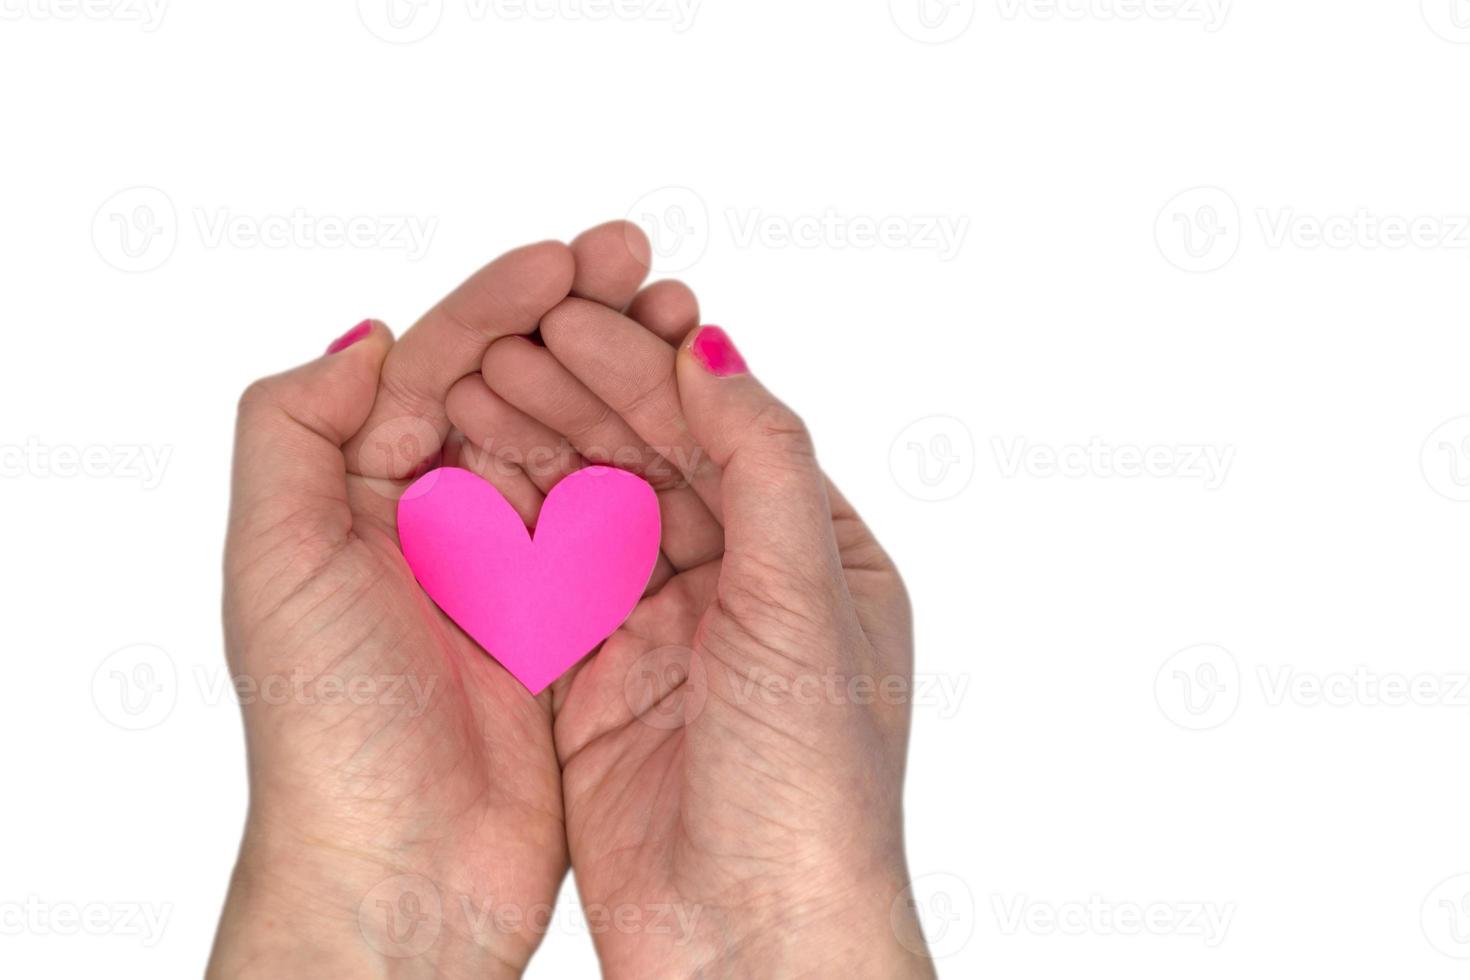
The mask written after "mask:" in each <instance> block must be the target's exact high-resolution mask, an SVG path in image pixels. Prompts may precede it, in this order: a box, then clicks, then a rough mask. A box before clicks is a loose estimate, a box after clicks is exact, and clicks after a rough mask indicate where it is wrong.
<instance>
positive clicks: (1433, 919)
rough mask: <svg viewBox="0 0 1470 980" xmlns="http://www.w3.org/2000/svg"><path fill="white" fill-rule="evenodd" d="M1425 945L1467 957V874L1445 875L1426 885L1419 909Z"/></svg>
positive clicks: (1469, 930)
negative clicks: (1443, 878)
mask: <svg viewBox="0 0 1470 980" xmlns="http://www.w3.org/2000/svg"><path fill="white" fill-rule="evenodd" d="M1419 925H1420V926H1421V927H1422V928H1423V929H1424V938H1425V939H1427V940H1429V945H1431V946H1433V947H1434V948H1435V949H1437V950H1439V952H1441V953H1443V954H1444V955H1446V956H1448V957H1450V958H1452V959H1457V960H1470V874H1460V875H1455V876H1454V877H1452V878H1446V879H1445V880H1444V881H1441V882H1440V883H1439V884H1438V885H1435V886H1434V887H1433V888H1432V889H1430V891H1429V894H1428V895H1426V896H1424V904H1423V905H1422V906H1421V907H1420V909H1419Z"/></svg>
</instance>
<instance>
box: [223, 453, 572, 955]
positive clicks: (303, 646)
mask: <svg viewBox="0 0 1470 980" xmlns="http://www.w3.org/2000/svg"><path fill="white" fill-rule="evenodd" d="M384 490H385V488H384V486H383V484H382V482H381V481H373V480H366V479H364V478H361V477H358V476H349V477H348V479H347V486H346V499H345V501H344V502H343V507H342V510H343V514H342V519H343V520H345V521H350V526H351V530H350V532H349V533H348V534H347V535H346V536H345V538H344V539H343V540H342V541H341V542H340V543H332V544H328V543H325V541H324V540H323V538H321V537H319V536H318V535H317V534H316V532H315V531H313V530H309V529H308V530H307V531H306V533H305V534H304V535H303V533H302V532H301V531H300V530H299V529H293V528H292V527H291V526H290V524H289V523H288V524H286V525H284V526H277V527H274V528H273V527H263V526H256V527H253V528H240V529H239V530H240V531H241V532H244V533H240V534H237V535H236V536H235V540H236V541H238V542H239V543H238V544H237V545H236V546H234V547H232V549H231V555H230V560H231V565H232V567H234V568H235V569H237V570H238V571H237V573H236V574H237V576H238V578H237V585H236V587H235V588H234V589H232V590H231V595H230V601H229V604H228V607H227V610H226V622H227V624H228V627H229V631H230V634H231V643H230V648H231V658H232V668H233V669H234V671H235V672H236V673H237V674H239V673H242V672H245V673H248V675H249V676H250V677H251V678H252V679H253V680H254V681H255V682H256V683H258V684H259V685H260V690H261V691H262V692H265V691H266V690H267V688H266V687H265V684H266V683H267V681H268V679H269V678H271V677H280V678H294V680H293V681H292V684H293V687H292V691H293V694H292V696H291V697H290V698H288V699H286V702H285V703H280V702H281V699H280V698H278V697H272V698H270V702H271V703H267V702H266V701H265V700H264V693H263V694H262V700H260V701H258V702H256V703H251V700H252V699H250V698H248V697H247V698H246V702H247V703H246V711H247V712H248V713H251V714H252V715H253V716H254V717H252V718H251V722H252V723H251V725H250V726H249V727H248V731H249V733H250V735H249V737H250V743H251V745H250V749H251V753H252V756H253V757H254V758H255V760H256V762H257V765H256V766H254V770H255V772H256V773H257V774H258V775H257V785H256V787H255V793H256V799H257V808H258V810H259V811H260V812H261V813H262V814H265V815H270V814H278V815H279V820H278V823H280V824H281V825H282V826H283V827H290V828H291V830H292V831H293V832H295V833H299V834H300V835H301V836H303V837H317V836H320V837H321V838H322V839H325V840H329V841H331V843H332V844H333V845H335V846H338V847H341V848H343V849H345V850H350V851H353V852H355V853H357V854H359V855H362V856H364V857H365V858H366V860H367V862H368V863H369V864H374V863H376V864H379V865H381V869H382V871H381V874H382V876H383V877H384V878H387V877H391V876H392V875H396V874H402V873H414V874H420V875H423V876H425V877H427V878H428V879H429V880H430V881H432V882H433V883H434V886H435V887H436V888H437V889H438V890H439V892H440V897H441V899H442V900H443V901H444V902H445V907H446V908H447V909H451V910H454V909H458V908H459V907H460V903H461V900H462V899H469V900H470V901H471V902H473V903H474V905H473V906H472V907H473V908H475V909H481V908H483V907H484V905H485V903H486V902H489V901H492V900H495V899H496V897H497V896H499V897H501V900H503V896H505V895H508V894H516V895H517V901H518V902H519V901H520V900H522V899H524V900H525V901H526V902H527V903H528V904H541V903H548V904H549V903H550V902H551V901H552V900H553V899H554V897H555V894H556V890H557V888H558V887H559V884H560V881H561V878H562V876H563V874H564V872H565V867H566V854H565V838H564V832H563V827H562V819H561V812H562V808H561V793H560V783H559V780H558V776H557V768H556V757H555V753H554V750H553V747H552V740H551V728H550V713H549V712H550V708H549V698H548V697H542V698H540V699H533V698H531V697H529V696H527V694H526V692H525V689H524V688H523V687H521V686H520V684H519V683H518V682H517V681H516V680H515V679H514V678H512V677H511V676H510V675H509V674H508V673H507V672H506V671H505V670H504V669H503V668H502V667H500V666H499V665H498V664H496V663H495V662H494V661H493V660H491V659H490V658H488V657H486V656H485V654H484V653H483V652H482V651H481V650H480V649H479V647H478V646H477V645H476V644H475V643H474V642H473V641H471V640H470V639H469V638H468V637H467V636H465V634H464V633H463V632H462V631H460V630H459V628H458V627H456V626H455V625H454V624H453V623H452V622H451V621H449V620H448V619H447V617H445V616H444V615H443V613H441V612H440V611H439V610H438V608H437V607H435V606H434V605H433V603H432V602H430V601H429V600H428V598H427V597H426V596H425V595H424V593H423V591H422V590H421V589H420V588H419V586H418V584H417V583H416V582H415V581H414V579H413V576H412V574H411V573H410V571H409V569H408V567H407V566H406V564H405V563H404V561H403V557H402V554H401V553H400V551H399V549H398V546H397V543H396V533H395V521H394V512H395V505H394V504H393V502H392V501H391V499H390V496H389V493H391V491H389V492H384ZM344 651H346V652H345V653H344ZM276 683H277V684H280V683H281V682H280V681H277V682H276ZM353 685H356V688H354V686H353ZM354 691H355V693H354ZM297 692H299V693H297ZM277 800H279V801H282V802H281V805H280V806H279V807H277V806H276V805H275V803H276V801H277ZM316 828H322V830H321V832H320V835H318V832H317V830H316ZM344 828H346V832H344ZM404 841H411V842H414V843H413V845H412V846H411V847H410V848H405V847H403V846H402V842H404ZM535 938H536V937H535V936H534V935H529V934H527V935H523V936H521V937H520V940H519V944H518V946H517V945H516V944H511V945H510V946H509V948H508V949H506V950H505V951H504V952H503V953H502V954H501V955H503V956H504V957H505V958H506V959H510V960H512V961H515V960H521V959H523V957H526V956H529V955H530V953H531V951H532V948H533V947H534V945H535Z"/></svg>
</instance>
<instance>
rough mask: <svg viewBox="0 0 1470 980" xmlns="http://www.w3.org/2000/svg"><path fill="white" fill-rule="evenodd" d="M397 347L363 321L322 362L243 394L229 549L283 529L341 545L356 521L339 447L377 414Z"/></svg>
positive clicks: (385, 332)
mask: <svg viewBox="0 0 1470 980" xmlns="http://www.w3.org/2000/svg"><path fill="white" fill-rule="evenodd" d="M392 343H393V336H392V334H390V333H389V332H388V328H387V327H385V326H383V325H382V324H381V323H378V322H377V321H375V320H364V321H363V322H362V323H360V324H358V325H357V326H356V327H353V328H352V329H351V330H349V331H348V332H347V333H345V334H343V335H342V336H341V337H340V338H338V339H337V340H336V341H335V342H333V344H332V346H331V347H329V348H328V349H327V353H326V354H323V355H322V356H321V357H319V358H317V359H316V360H314V361H311V362H310V363H307V364H303V365H301V366H300V367H297V368H294V369H292V370H290V371H287V372H285V373H283V374H277V375H274V376H272V377H269V378H263V379H261V380H259V381H256V382H255V383H254V384H252V385H250V387H249V388H247V389H245V393H244V394H243V395H242V396H241V397H240V407H239V414H238V418H237V420H236V428H235V464H234V476H233V480H232V486H231V494H230V496H231V504H230V531H231V539H232V542H233V541H234V539H236V538H237V537H238V536H244V537H245V538H254V537H255V536H256V535H259V534H262V533H269V532H274V531H277V530H290V531H292V532H294V533H296V534H297V535H299V536H300V537H302V538H303V539H307V540H313V541H319V542H321V543H323V544H326V545H332V544H336V543H339V542H340V541H341V540H343V539H345V537H346V535H347V532H348V531H349V530H350V529H351V527H352V515H351V512H350V510H349V509H348V506H347V470H346V466H345V464H344V462H343V457H342V444H343V443H344V442H346V441H347V440H348V439H349V438H350V437H351V436H352V435H353V434H354V433H355V432H356V431H357V430H358V429H360V428H361V427H362V425H363V422H364V421H366V419H367V417H368V412H369V411H371V409H372V407H373V399H374V397H375V396H376V394H377V390H378V373H379V371H380V369H381V367H382V364H383V358H384V357H385V356H386V355H387V353H388V348H389V347H391V346H392Z"/></svg>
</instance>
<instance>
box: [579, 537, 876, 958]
mask: <svg viewBox="0 0 1470 980" xmlns="http://www.w3.org/2000/svg"><path fill="white" fill-rule="evenodd" d="M673 533H674V534H678V533H679V530H678V529H677V528H675V529H673ZM864 540H867V539H866V535H865V534H864ZM854 550H860V549H849V555H852V552H853V551H854ZM853 557H854V561H853V562H852V564H853V565H854V566H859V565H860V563H859V562H858V561H856V556H855V555H854V556H853ZM728 562H729V559H728V558H727V557H722V558H719V559H715V560H714V561H711V562H708V563H706V564H704V565H701V566H699V567H697V568H694V569H691V570H689V571H687V572H683V573H680V574H678V575H675V576H674V577H673V578H671V579H670V580H669V581H668V582H666V583H665V584H664V585H663V586H662V587H661V588H659V589H658V591H657V592H655V593H653V594H651V595H649V596H647V597H646V598H645V599H644V600H643V601H642V602H641V603H640V604H639V606H638V607H637V609H636V610H635V611H634V612H633V614H632V616H631V617H630V618H629V620H628V623H627V625H625V626H624V627H623V628H622V629H620V630H619V631H618V632H616V633H614V634H613V635H612V636H611V637H610V638H609V639H608V640H607V642H606V643H605V644H604V645H603V648H602V650H601V651H600V652H599V653H598V654H597V655H596V656H595V657H593V658H591V659H590V660H588V661H587V662H586V663H585V664H584V665H583V666H582V667H581V669H580V670H579V671H578V672H576V673H575V674H573V675H572V676H571V678H570V680H569V681H568V682H567V689H566V691H565V694H564V698H563V699H561V700H562V703H561V706H560V709H559V710H558V712H557V717H556V741H557V749H558V751H559V754H560V756H561V758H562V759H563V777H562V778H563V793H564V797H565V807H566V814H567V837H568V841H569V844H570V848H571V854H572V860H573V864H574V866H575V867H576V870H577V877H578V886H579V888H580V890H581V892H582V898H583V901H584V902H587V903H597V904H599V905H603V906H607V907H610V908H612V909H614V910H616V909H619V908H625V909H636V910H638V913H639V914H640V915H643V916H645V918H644V919H642V922H643V923H644V924H645V925H649V926H651V925H652V924H653V922H654V918H655V914H654V912H653V911H652V910H655V909H660V908H664V907H670V906H672V907H674V908H676V909H684V910H686V911H689V910H698V911H699V912H700V913H701V914H703V915H704V917H705V919H706V921H705V922H704V929H703V930H699V929H695V930H689V929H687V928H685V926H684V925H683V924H681V923H680V921H679V920H678V919H674V918H668V917H665V919H664V923H663V924H664V926H665V928H666V929H667V930H668V933H669V934H665V935H663V936H661V937H654V941H651V942H650V941H645V940H646V939H647V937H644V936H638V935H636V934H635V935H633V936H632V937H629V936H625V935H623V934H621V933H620V932H619V931H617V930H609V931H608V932H607V933H606V934H605V936H603V937H600V945H601V946H602V954H603V956H604V957H605V958H606V959H607V960H608V961H610V962H612V963H616V964H618V965H621V966H623V967H628V968H631V972H633V973H634V974H642V975H657V974H659V971H660V969H663V970H666V971H669V972H672V971H673V970H674V969H676V968H684V969H687V968H688V962H689V957H690V955H691V954H692V955H693V957H694V958H695V960H696V962H697V961H699V960H702V959H710V960H712V959H715V958H719V957H727V956H728V955H729V946H730V945H731V944H738V943H739V942H740V941H741V939H742V937H740V936H735V935H731V933H730V932H729V931H728V930H726V929H725V928H724V927H723V926H719V927H717V926H716V923H715V922H713V921H711V920H712V918H713V916H714V914H715V913H714V912H713V911H711V910H716V909H718V910H721V911H722V912H730V911H732V910H736V909H745V908H758V907H759V905H760V902H761V900H762V897H763V896H765V895H769V894H771V893H775V892H778V891H780V890H782V889H785V888H789V887H790V886H791V885H792V883H793V881H794V880H796V879H799V878H800V876H801V875H802V874H803V872H802V870H801V869H803V868H807V867H810V865H811V863H812V858H813V857H814V855H813V854H812V853H810V844H809V842H810V841H811V840H812V839H813V838H823V837H826V838H827V839H829V840H830V839H831V836H830V834H831V830H832V828H833V827H835V826H840V825H841V824H842V823H844V822H846V821H847V819H848V817H849V816H850V814H848V813H837V812H834V811H833V810H832V809H831V808H829V807H826V806H825V805H823V804H821V803H818V802H816V801H817V800H820V799H822V798H823V797H824V795H825V794H823V793H822V792H820V785H821V784H822V783H823V782H825V781H826V780H828V779H829V778H832V776H831V774H833V772H834V766H833V764H832V760H831V759H830V758H829V757H828V756H827V755H826V752H825V750H824V746H823V745H822V743H821V737H820V733H821V731H822V729H823V725H824V724H826V725H830V723H831V720H832V712H836V713H837V714H839V715H841V714H843V712H844V710H845V709H844V707H843V706H842V705H841V704H829V705H825V706H823V707H817V708H815V709H809V710H806V711H801V712H789V711H783V712H779V713H777V712H770V711H765V710H763V708H764V707H765V706H767V704H768V702H767V701H766V699H767V698H769V697H776V698H778V699H779V698H780V697H782V696H783V695H782V694H780V693H779V691H778V689H770V688H767V687H765V686H764V681H765V680H768V679H769V678H772V677H774V676H775V671H774V670H772V671H769V672H768V671H765V670H762V669H760V668H758V667H757V668H754V669H752V666H751V662H750V660H749V659H748V657H746V656H745V655H743V654H742V655H740V656H736V657H731V656H729V643H728V642H727V641H728V639H729V636H728V634H729V633H730V632H731V624H730V622H729V620H728V617H727V616H726V615H725V614H724V611H723V608H722V605H723V604H722V603H721V602H720V601H717V598H716V597H717V596H718V595H720V594H721V589H722V584H721V576H722V573H724V572H725V567H726V565H727V564H728ZM845 564H846V562H845ZM847 578H848V588H849V590H850V591H851V592H852V593H853V594H854V595H855V596H857V597H858V599H859V602H860V603H861V604H862V605H863V606H864V607H865V609H864V613H865V614H866V613H877V612H879V609H878V607H879V605H880V604H884V603H886V602H890V601H892V600H891V599H889V598H887V597H888V596H891V593H892V589H893V587H895V586H896V585H897V578H896V576H894V575H892V574H891V573H890V572H889V571H888V570H887V569H884V570H882V571H881V572H879V573H877V580H875V579H874V576H873V573H871V572H868V571H865V570H863V569H861V568H860V567H857V568H854V569H850V570H848V572H847ZM869 595H872V596H873V597H874V598H873V599H872V600H869V599H867V598H865V597H866V596H869ZM878 596H883V597H884V598H883V599H879V598H878ZM883 612H884V613H887V612H888V610H883ZM864 645H865V644H864ZM889 653H890V654H891V653H894V651H889ZM895 665H896V666H897V664H895ZM772 666H773V667H775V666H776V665H775V664H773V665H772ZM782 666H786V665H782ZM811 676H818V672H817V671H816V670H815V669H814V670H813V671H811ZM789 693H790V692H789V690H788V691H787V694H786V695H785V696H787V697H788V703H789ZM848 707H851V706H848ZM824 714H825V715H826V717H825V718H824V717H821V716H822V715H824ZM852 717H853V716H849V720H852ZM891 723H892V724H895V725H897V724H901V723H902V722H901V721H900V720H899V719H897V718H894V719H892V720H891ZM883 754H884V755H886V754H888V752H887V751H885V752H884V753H883ZM872 761H873V762H874V763H880V762H881V760H880V759H878V758H876V757H875V758H873V760H872ZM798 774H800V775H798ZM844 775H845V774H842V773H841V772H840V771H839V772H838V774H837V776H836V778H837V779H842V778H843V777H844ZM851 789H852V787H851V786H850V785H848V786H844V790H845V792H843V793H839V794H837V795H836V797H835V798H838V799H847V800H852V799H853V796H852V793H851ZM686 921H688V919H687V916H686ZM694 921H695V922H697V921H698V920H697V919H696V920H694ZM691 932H692V933H693V934H690V933H691ZM691 942H692V943H693V945H692V946H691ZM676 963H677V967H676V966H675V964H676Z"/></svg>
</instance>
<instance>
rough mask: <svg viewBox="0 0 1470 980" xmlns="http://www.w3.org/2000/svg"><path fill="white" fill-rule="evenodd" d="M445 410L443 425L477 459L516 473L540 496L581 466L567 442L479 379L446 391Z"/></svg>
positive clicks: (472, 377) (464, 380) (468, 379)
mask: <svg viewBox="0 0 1470 980" xmlns="http://www.w3.org/2000/svg"><path fill="white" fill-rule="evenodd" d="M446 407H447V408H448V412H449V421H450V422H452V423H453V424H454V426H455V427H456V428H457V429H459V430H460V431H461V432H463V433H464V434H465V437H466V439H467V440H468V441H469V442H470V444H471V445H473V447H474V448H475V450H476V451H477V452H478V453H479V454H480V455H482V456H493V457H495V458H497V459H500V460H503V461H504V462H505V463H506V464H507V465H511V466H514V467H516V468H518V469H519V470H521V471H522V472H523V473H524V474H525V475H526V476H527V477H528V478H529V479H530V480H531V481H532V482H533V483H534V484H535V485H536V488H537V489H538V490H540V491H541V493H542V494H547V493H550V492H551V488H552V487H554V486H556V485H557V484H558V483H560V482H561V481H562V480H563V479H564V478H566V477H567V476H570V475H571V474H572V473H575V472H576V471H577V470H579V469H581V468H582V467H583V466H585V465H586V461H585V460H584V459H582V457H581V455H580V454H579V453H578V452H577V451H576V450H575V449H574V448H572V444H571V443H569V442H568V441H567V440H566V439H565V438H564V437H562V436H561V435H560V434H558V433H556V432H554V431H553V430H552V429H551V428H550V427H548V426H546V425H544V424H542V423H541V422H538V421H537V420H536V419H534V418H532V417H531V416H529V415H527V414H526V413H525V412H523V411H521V410H520V409H519V408H516V407H515V406H514V405H512V404H510V403H509V402H507V401H506V400H505V399H504V398H501V397H500V396H499V395H498V394H496V393H495V392H494V391H491V390H490V388H489V386H488V385H486V383H485V379H484V377H483V376H482V375H478V374H472V375H470V376H469V377H466V378H462V379H461V380H460V381H459V382H458V383H457V384H455V386H454V387H453V388H451V389H449V397H448V399H447V400H446Z"/></svg>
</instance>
